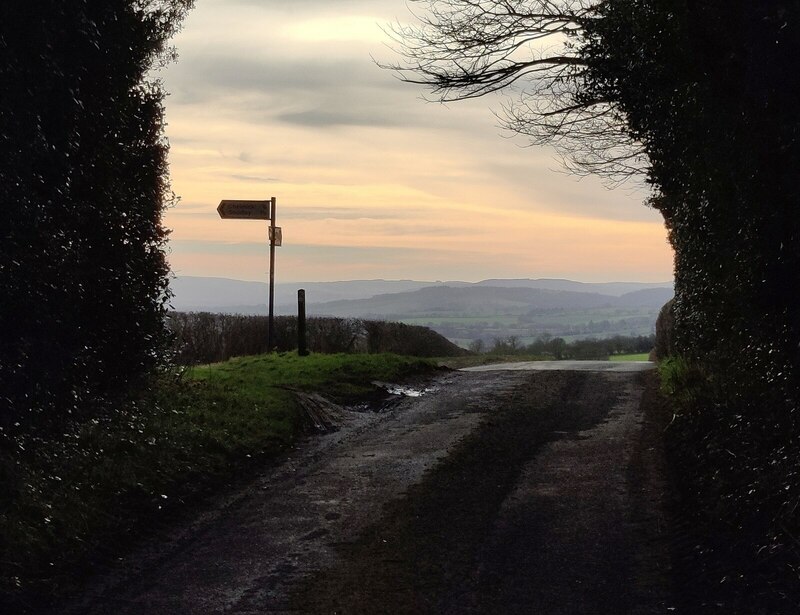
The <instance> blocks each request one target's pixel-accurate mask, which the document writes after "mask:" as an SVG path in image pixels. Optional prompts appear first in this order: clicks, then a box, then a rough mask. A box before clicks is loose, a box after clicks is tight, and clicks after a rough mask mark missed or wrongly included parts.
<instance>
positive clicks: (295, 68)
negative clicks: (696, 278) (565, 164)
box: [160, 0, 672, 282]
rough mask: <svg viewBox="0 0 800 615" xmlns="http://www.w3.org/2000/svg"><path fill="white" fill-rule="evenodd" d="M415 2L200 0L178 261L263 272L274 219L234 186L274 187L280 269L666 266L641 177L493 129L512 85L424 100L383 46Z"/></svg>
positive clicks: (611, 271) (181, 92) (179, 42)
mask: <svg viewBox="0 0 800 615" xmlns="http://www.w3.org/2000/svg"><path fill="white" fill-rule="evenodd" d="M409 17H410V16H409V13H408V10H407V8H406V4H405V2H404V1H403V0H370V1H367V0H349V1H348V0H339V1H338V2H331V1H330V0H327V1H320V0H296V1H295V2H292V3H291V4H289V3H285V2H279V1H272V0H264V1H255V0H249V1H248V0H224V1H223V0H199V1H198V3H197V8H196V9H195V10H194V11H193V12H192V13H191V14H190V16H189V18H188V20H187V22H186V24H185V28H184V30H183V32H182V33H181V34H180V35H179V36H178V37H177V39H176V40H175V44H176V46H177V49H178V53H179V55H180V58H179V61H178V63H177V64H175V65H173V66H170V67H169V68H168V69H167V70H165V71H163V72H162V74H161V75H160V76H161V78H162V79H163V81H164V84H165V87H166V89H167V90H168V91H169V92H171V95H170V97H169V98H168V99H167V101H166V110H167V120H168V126H167V136H168V138H169V140H170V143H171V153H170V166H171V175H172V184H173V189H174V191H175V192H176V193H177V194H178V195H180V197H181V201H180V203H179V204H178V205H177V206H176V207H174V208H172V209H170V210H169V211H168V213H167V216H166V220H165V222H166V225H167V226H168V227H169V228H171V229H172V235H171V242H170V245H171V254H170V262H171V264H172V267H173V270H174V272H175V273H176V274H177V275H200V276H221V277H229V278H236V279H242V280H260V281H263V280H264V279H265V276H266V271H267V267H268V265H267V247H266V224H267V223H266V222H260V221H242V220H220V219H219V217H218V215H217V213H216V206H217V204H218V203H219V201H220V199H223V198H225V199H267V198H270V197H272V196H275V197H276V198H277V203H278V206H277V223H278V225H279V226H281V227H282V229H283V239H284V245H283V246H282V247H281V248H279V249H278V251H277V261H276V279H277V280H278V281H281V282H290V281H330V280H346V279H364V278H385V279H399V278H405V279H408V278H411V279H420V280H447V279H451V280H452V279H459V280H466V281H477V280H480V279H484V278H490V277H491V278H504V277H506V278H508V277H510V278H518V277H530V278H539V277H566V278H571V279H575V280H581V281H619V280H626V281H628V280H635V281H666V280H669V279H671V277H672V252H671V249H670V248H669V246H668V244H667V242H666V233H665V230H664V227H663V223H662V221H661V219H660V216H658V215H657V214H656V213H655V212H653V211H650V210H648V209H647V208H645V207H644V206H643V205H641V202H642V199H643V197H644V193H643V192H641V191H639V192H637V191H636V190H635V189H634V188H631V187H628V188H621V189H617V190H614V191H609V190H607V189H606V188H604V187H603V186H602V185H601V183H600V182H599V181H598V180H596V179H593V178H585V179H583V180H580V181H579V180H578V179H576V178H574V177H571V176H569V175H566V174H564V173H563V172H559V171H558V168H559V165H558V163H557V162H556V160H555V159H554V157H553V154H552V152H550V151H548V150H546V149H541V148H524V147H521V146H522V145H524V141H522V140H519V139H514V138H510V135H508V134H503V133H502V132H501V131H500V130H499V129H498V128H497V127H496V120H495V118H494V117H493V115H492V113H491V110H490V109H491V108H495V109H496V108H498V107H499V103H500V99H498V98H494V99H479V100H475V101H470V102H468V103H454V104H451V105H448V106H443V105H438V104H430V103H425V102H423V101H422V100H421V99H420V96H421V94H422V93H423V92H422V91H421V90H419V89H417V88H416V87H415V86H411V85H408V84H403V83H399V82H398V81H397V79H395V77H394V76H393V75H392V74H391V73H389V72H387V71H384V70H382V69H380V68H378V67H377V66H376V65H375V63H374V61H373V60H372V58H371V56H373V57H376V58H378V59H381V60H388V61H391V60H393V59H396V57H395V56H394V55H393V52H392V51H391V50H390V49H388V48H387V47H386V46H385V41H386V36H385V35H384V34H383V32H382V31H381V29H380V25H383V24H386V23H387V22H390V21H393V20H396V19H401V20H406V19H408V18H409Z"/></svg>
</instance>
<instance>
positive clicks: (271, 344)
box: [267, 197, 276, 352]
mask: <svg viewBox="0 0 800 615" xmlns="http://www.w3.org/2000/svg"><path fill="white" fill-rule="evenodd" d="M275 201H276V199H275V197H272V199H271V200H270V209H271V211H270V214H271V215H270V220H269V225H270V227H271V228H270V231H269V325H268V333H267V346H268V348H267V352H272V351H273V349H274V348H275V205H276V203H275Z"/></svg>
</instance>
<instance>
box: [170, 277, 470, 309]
mask: <svg viewBox="0 0 800 615" xmlns="http://www.w3.org/2000/svg"><path fill="white" fill-rule="evenodd" d="M436 284H440V282H417V281H414V280H350V281H345V282H307V283H305V282H303V283H300V282H299V283H281V284H275V305H276V310H277V312H278V313H286V314H291V313H294V311H295V310H296V306H297V290H298V289H299V288H303V289H305V291H306V296H307V297H308V299H309V300H310V301H313V302H315V303H323V302H327V301H337V300H341V299H365V298H368V297H373V296H375V295H380V294H385V293H398V292H404V291H410V290H418V289H420V288H425V287H426V286H435V285H436ZM448 284H453V285H458V284H465V282H448ZM170 288H171V290H172V292H173V294H174V297H173V299H172V305H173V307H174V308H175V309H176V310H180V311H206V312H224V313H237V312H238V313H242V314H262V313H265V312H266V307H265V306H266V303H267V298H268V293H269V286H268V285H267V283H266V282H245V281H242V280H230V279H227V278H205V277H192V276H177V277H176V278H175V279H174V280H172V282H171V283H170Z"/></svg>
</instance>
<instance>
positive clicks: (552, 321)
mask: <svg viewBox="0 0 800 615" xmlns="http://www.w3.org/2000/svg"><path fill="white" fill-rule="evenodd" d="M657 315H658V310H656V309H655V308H646V307H639V308H619V307H604V308H592V309H581V310H541V311H538V312H530V313H526V314H505V315H496V314H483V315H477V316H476V315H470V316H433V315H431V316H415V317H414V318H403V319H402V322H404V323H407V324H412V325H421V326H424V327H429V328H431V329H433V330H434V331H436V332H437V333H439V334H440V335H443V336H444V337H446V338H447V339H449V340H450V341H451V342H453V343H455V344H458V345H459V346H462V347H464V348H467V347H469V345H470V343H471V342H472V341H474V340H478V339H480V340H483V341H484V343H485V344H489V345H491V344H492V343H493V341H494V340H496V339H497V340H500V339H507V338H508V337H511V336H513V337H515V338H517V342H518V343H520V344H523V345H528V344H530V343H531V342H533V341H535V340H536V339H537V338H539V337H541V336H542V335H544V334H547V335H551V336H553V337H561V338H563V339H564V340H565V341H567V342H574V341H577V340H584V339H587V338H597V339H600V338H607V337H613V336H615V335H623V336H637V335H651V334H652V333H653V332H654V327H655V321H656V317H657Z"/></svg>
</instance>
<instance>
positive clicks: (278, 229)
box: [269, 226, 283, 246]
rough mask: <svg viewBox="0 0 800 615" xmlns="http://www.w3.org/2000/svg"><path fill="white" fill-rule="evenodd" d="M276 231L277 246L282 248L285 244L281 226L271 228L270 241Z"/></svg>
mask: <svg viewBox="0 0 800 615" xmlns="http://www.w3.org/2000/svg"><path fill="white" fill-rule="evenodd" d="M273 229H275V245H276V246H280V245H281V244H282V243H283V232H282V231H281V227H280V226H270V227H269V240H270V241H272V238H273V235H272V230H273Z"/></svg>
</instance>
